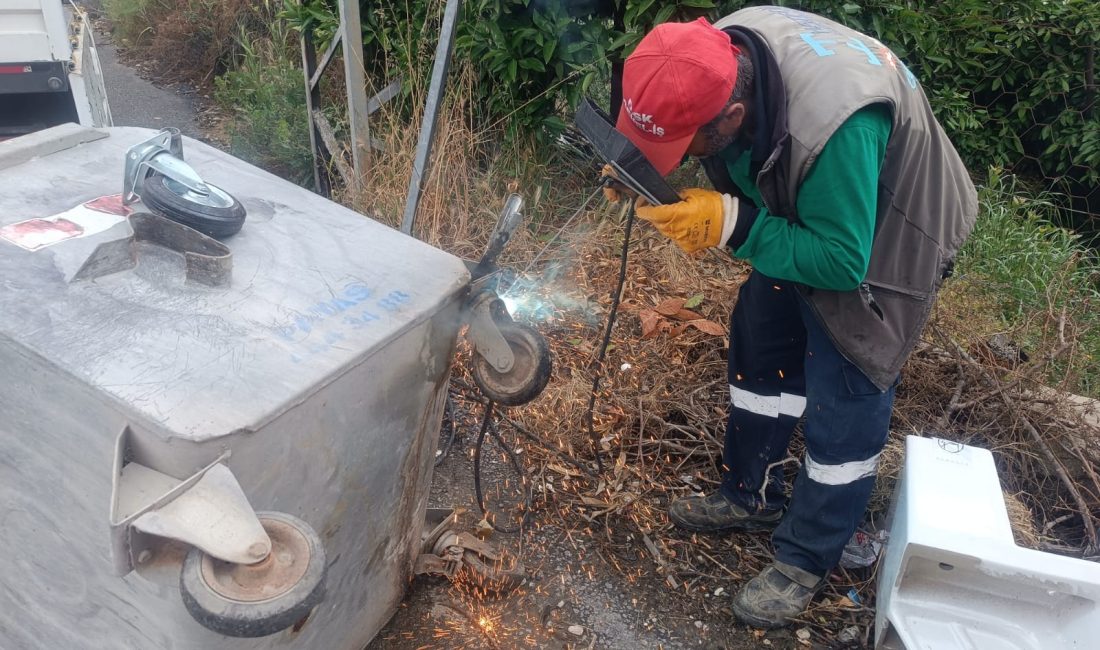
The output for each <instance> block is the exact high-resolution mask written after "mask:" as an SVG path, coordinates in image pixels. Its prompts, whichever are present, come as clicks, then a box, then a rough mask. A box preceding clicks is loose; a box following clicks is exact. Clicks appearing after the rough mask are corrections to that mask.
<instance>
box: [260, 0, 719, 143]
mask: <svg viewBox="0 0 1100 650" xmlns="http://www.w3.org/2000/svg"><path fill="white" fill-rule="evenodd" d="M443 5H444V3H443V2H429V0H412V1H411V2H404V1H402V2H395V1H393V0H382V1H381V2H376V3H371V4H370V5H369V6H368V7H369V10H368V9H364V13H363V16H362V18H363V42H364V61H366V62H367V63H366V65H367V72H368V74H369V75H371V77H372V82H373V84H374V86H375V87H381V86H383V85H385V84H386V83H388V81H389V80H390V79H392V78H393V77H395V76H396V75H398V74H403V75H404V76H405V78H406V79H416V80H424V79H427V78H428V76H429V74H430V70H431V65H432V60H433V58H434V52H435V42H436V41H435V38H433V37H434V36H435V35H436V34H438V29H436V25H438V23H439V20H440V16H441V15H442V10H443ZM713 7H714V2H713V1H712V0H675V1H671V2H657V1H656V0H637V1H634V0H580V1H576V0H543V1H536V2H532V1H531V0H473V1H471V2H467V3H465V5H464V12H465V13H464V16H463V20H462V21H461V22H460V24H459V28H458V36H457V38H456V39H455V50H454V55H453V56H454V60H455V62H456V63H458V64H460V65H461V64H462V63H469V64H470V65H469V67H470V69H472V70H475V71H476V73H477V74H478V80H477V84H476V88H477V90H476V93H475V94H476V96H475V97H473V98H472V99H473V100H474V102H475V106H476V108H477V111H476V113H477V115H478V117H477V119H478V122H479V124H478V125H477V126H479V127H480V130H501V131H504V132H505V133H507V134H508V135H509V136H510V138H512V139H514V138H517V137H525V136H527V135H531V134H534V135H535V136H536V138H538V139H539V140H541V141H542V142H543V143H546V142H549V141H551V140H552V139H553V137H554V136H556V135H557V134H558V133H559V132H560V131H561V130H562V129H563V128H564V127H565V121H564V120H563V116H565V115H567V114H568V112H569V109H570V107H572V106H575V105H576V103H577V101H578V100H579V99H580V97H582V96H583V95H584V94H586V93H588V92H590V90H591V89H592V88H594V86H593V84H594V83H598V82H601V81H602V83H599V86H603V85H604V84H606V80H607V79H608V78H609V76H610V74H611V67H612V64H613V62H614V60H615V59H617V58H619V57H622V56H624V55H625V53H626V52H627V51H628V49H629V48H631V47H633V45H634V44H635V43H636V42H637V41H638V40H639V39H640V38H641V35H642V34H643V33H644V32H645V31H647V30H648V29H649V28H650V27H652V25H654V24H657V23H659V22H664V21H666V20H670V19H678V20H687V19H690V18H693V17H695V16H698V15H702V14H703V13H705V11H706V10H707V9H710V8H713ZM281 15H282V16H283V17H284V18H286V19H287V20H288V21H289V23H290V24H291V26H292V27H293V28H294V29H297V30H306V29H313V30H315V31H314V33H315V34H316V35H317V36H316V37H317V40H318V48H319V49H324V48H325V47H326V46H327V44H328V42H329V41H330V40H331V38H332V36H333V34H335V32H336V29H337V27H338V25H339V18H338V15H337V11H336V5H335V2H334V0H306V1H305V2H299V1H298V0H284V8H283V12H282V14H281ZM422 35H431V36H430V37H428V38H424V37H422ZM380 62H382V63H381V64H380ZM599 99H604V98H599Z"/></svg>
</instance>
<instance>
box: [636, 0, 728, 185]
mask: <svg viewBox="0 0 1100 650" xmlns="http://www.w3.org/2000/svg"><path fill="white" fill-rule="evenodd" d="M738 52H740V50H739V49H738V48H737V46H736V45H734V44H733V43H731V42H730V38H729V36H728V35H726V34H725V33H724V32H722V31H721V30H719V29H717V28H715V27H712V26H711V25H710V24H709V23H708V22H707V21H706V19H705V18H700V19H698V20H696V21H694V22H690V23H663V24H661V25H658V26H656V27H654V28H653V30H652V31H650V32H649V33H648V34H646V35H645V38H643V39H642V42H641V43H639V44H638V47H637V49H635V50H634V53H633V54H631V55H630V56H629V57H627V59H626V63H625V64H624V67H623V105H622V107H621V108H620V109H619V119H618V122H617V123H616V124H615V128H617V129H618V130H619V131H620V132H622V133H623V135H625V136H626V137H627V138H629V139H630V141H631V142H633V143H634V145H635V146H637V147H638V148H639V149H641V151H642V153H643V154H645V157H646V158H647V159H648V160H649V162H650V163H651V164H652V165H653V166H654V167H655V168H656V169H657V172H658V173H660V174H661V176H667V175H668V174H669V172H671V171H672V170H673V169H675V168H676V166H677V165H678V164H680V161H681V160H682V159H683V157H684V153H685V152H686V151H687V148H688V145H689V144H691V140H692V138H694V137H695V133H696V131H698V130H699V127H701V126H703V125H704V124H706V123H707V122H709V121H711V120H712V119H714V118H715V116H717V115H718V112H719V111H721V110H722V108H723V107H724V106H725V105H726V102H728V101H729V98H730V94H732V93H733V85H734V82H735V81H736V79H737V59H736V58H735V56H736V54H737V53H738Z"/></svg>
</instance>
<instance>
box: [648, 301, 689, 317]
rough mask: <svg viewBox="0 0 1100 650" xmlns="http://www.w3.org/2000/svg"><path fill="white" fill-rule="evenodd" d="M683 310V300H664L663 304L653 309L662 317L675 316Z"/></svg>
mask: <svg viewBox="0 0 1100 650" xmlns="http://www.w3.org/2000/svg"><path fill="white" fill-rule="evenodd" d="M683 308H684V299H683V298H668V299H667V300H662V301H661V304H659V305H657V306H656V307H654V308H653V311H655V312H657V313H658V314H660V315H662V316H674V315H675V314H676V313H677V312H678V311H680V310H681V309H683Z"/></svg>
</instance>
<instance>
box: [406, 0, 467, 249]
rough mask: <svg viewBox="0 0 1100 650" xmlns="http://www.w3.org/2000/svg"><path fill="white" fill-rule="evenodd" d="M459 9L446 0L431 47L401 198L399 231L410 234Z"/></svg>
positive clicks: (425, 175)
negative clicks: (425, 89) (429, 69)
mask: <svg viewBox="0 0 1100 650" xmlns="http://www.w3.org/2000/svg"><path fill="white" fill-rule="evenodd" d="M461 11H462V0H447V8H446V9H445V10H444V12H443V25H442V26H441V28H440V35H439V43H438V44H437V45H436V47H435V63H434V64H433V65H432V83H431V85H430V86H429V87H428V99H427V101H426V102H425V103H424V117H423V118H422V119H421V122H420V138H419V140H418V141H417V143H416V159H415V161H414V162H413V169H412V178H410V179H409V197H408V199H407V200H406V202H405V216H404V218H403V219H402V220H401V232H403V233H405V234H406V235H411V234H412V229H413V223H414V222H415V221H416V210H417V208H418V207H419V206H420V195H421V193H422V192H423V191H424V185H425V183H426V181H427V178H428V163H429V158H430V157H431V153H432V142H433V141H434V140H435V127H436V123H437V122H438V121H439V120H438V118H439V108H440V104H442V103H443V96H444V93H445V91H446V89H447V72H448V70H449V69H450V67H451V50H452V46H453V45H454V35H455V27H456V26H457V25H458V15H459V13H460V12H461Z"/></svg>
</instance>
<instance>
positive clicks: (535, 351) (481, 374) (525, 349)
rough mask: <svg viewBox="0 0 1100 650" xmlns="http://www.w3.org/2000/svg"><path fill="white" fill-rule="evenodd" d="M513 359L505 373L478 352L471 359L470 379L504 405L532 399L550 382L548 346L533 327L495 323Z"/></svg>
mask: <svg viewBox="0 0 1100 650" xmlns="http://www.w3.org/2000/svg"><path fill="white" fill-rule="evenodd" d="M498 326H499V327H500V333H501V335H502V336H503V337H504V340H505V341H507V342H508V347H510V348H512V354H513V355H515V358H516V361H515V363H514V364H513V365H512V369H511V370H510V371H508V372H506V373H500V372H497V371H496V369H495V368H493V366H492V365H491V364H490V363H489V362H488V361H486V360H485V358H484V357H482V356H481V355H477V356H476V357H475V361H474V368H473V374H474V382H475V383H477V387H478V388H480V389H481V392H482V394H484V395H485V397H488V398H489V399H491V400H493V401H494V402H498V403H500V404H503V405H505V406H519V405H521V404H526V403H527V402H530V401H531V400H533V399H535V398H536V397H538V396H539V394H540V393H542V391H543V389H544V388H546V383H547V382H549V381H550V372H551V369H552V367H551V362H550V347H549V346H548V345H547V344H546V339H545V338H543V336H542V334H539V333H538V331H537V330H535V329H534V328H533V327H529V326H527V325H520V324H519V323H509V324H507V325H504V324H498Z"/></svg>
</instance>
